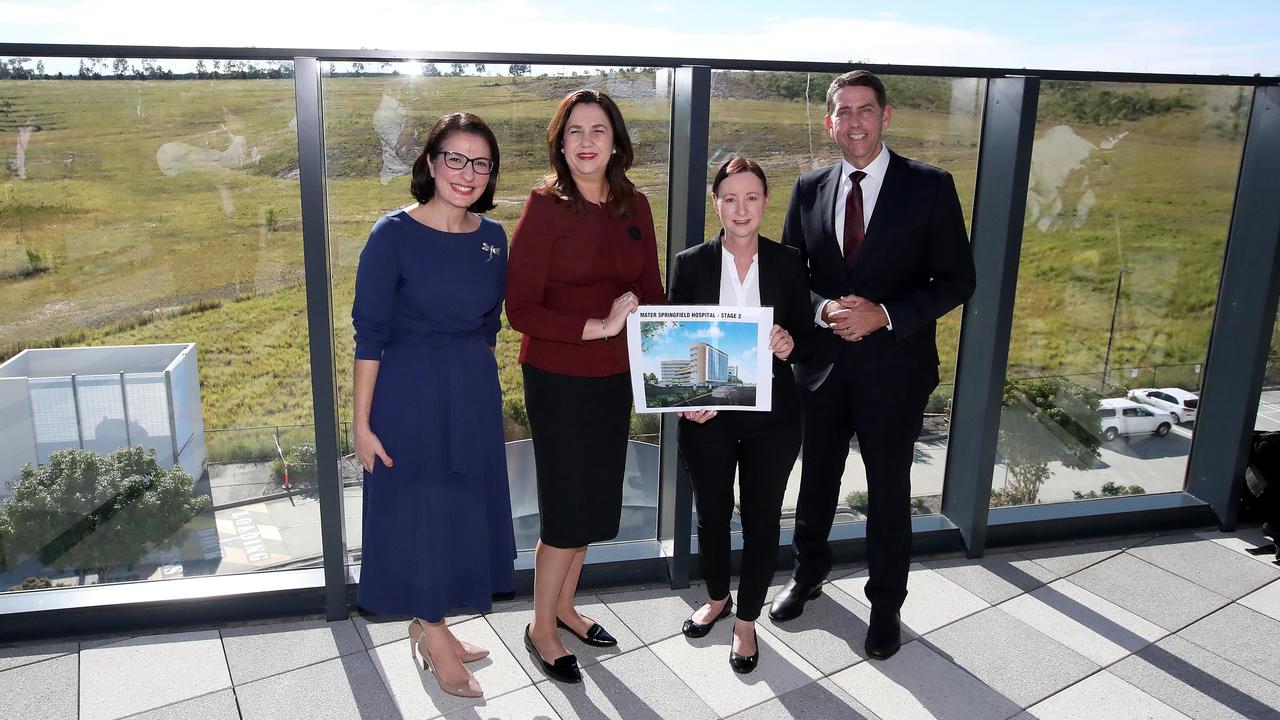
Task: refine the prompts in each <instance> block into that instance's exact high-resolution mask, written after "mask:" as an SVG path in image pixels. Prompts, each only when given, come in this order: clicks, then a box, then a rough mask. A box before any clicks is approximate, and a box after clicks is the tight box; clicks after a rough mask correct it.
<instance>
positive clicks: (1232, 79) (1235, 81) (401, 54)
mask: <svg viewBox="0 0 1280 720" xmlns="http://www.w3.org/2000/svg"><path fill="white" fill-rule="evenodd" d="M0 56H5V57H94V58H118V57H123V58H150V59H155V60H205V59H207V60H275V61H281V60H283V61H291V60H293V59H294V58H295V57H313V58H319V59H320V60H321V61H324V62H328V61H341V62H347V61H358V62H405V61H426V62H434V61H443V62H454V61H456V62H466V63H477V62H479V63H484V64H489V63H493V64H497V65H501V64H506V63H528V64H531V65H583V66H609V67H655V68H677V67H708V68H711V69H712V70H760V71H773V72H779V71H780V72H814V73H831V74H836V73H841V72H844V71H846V70H848V69H850V68H854V67H861V68H866V69H868V70H870V71H872V72H874V73H876V74H879V75H923V76H933V77H955V78H996V77H1010V76H1013V77H1018V76H1034V77H1039V78H1042V79H1044V80H1080V81H1087V82H1149V83H1160V84H1181V85H1244V86H1248V87H1255V86H1264V85H1280V76H1274V75H1273V76H1263V75H1261V74H1255V75H1226V74H1223V75H1200V74H1195V73H1151V72H1119V71H1104V70H1051V69H1048V68H1005V67H973V66H946V65H893V64H885V63H851V62H815V61H799V60H741V59H725V58H688V57H659V56H648V55H575V54H569V53H554V54H553V53H493V52H458V51H425V50H380V49H366V48H361V49H350V48H256V47H182V46H176V45H91V44H64V43H0Z"/></svg>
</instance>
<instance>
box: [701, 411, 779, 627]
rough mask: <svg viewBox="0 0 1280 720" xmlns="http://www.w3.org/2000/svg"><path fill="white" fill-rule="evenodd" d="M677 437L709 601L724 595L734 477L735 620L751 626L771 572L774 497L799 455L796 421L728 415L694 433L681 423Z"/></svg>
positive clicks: (776, 499) (775, 525)
mask: <svg viewBox="0 0 1280 720" xmlns="http://www.w3.org/2000/svg"><path fill="white" fill-rule="evenodd" d="M746 415H756V417H744V416H746ZM679 435H680V456H681V458H682V459H683V461H684V465H685V469H686V470H687V471H688V472H689V478H690V482H691V483H692V484H693V492H694V498H695V501H696V502H697V508H698V548H699V550H698V552H699V561H700V563H701V565H702V576H703V578H704V579H705V580H706V582H707V592H708V594H709V595H710V597H711V598H712V599H713V600H719V599H721V598H723V597H725V596H727V595H728V594H729V555H730V545H729V523H730V520H731V519H732V517H733V475H734V469H735V468H736V469H737V471H738V480H739V484H740V494H741V501H742V502H741V508H740V511H739V516H740V517H741V519H742V575H741V578H740V579H739V581H738V611H737V614H738V618H739V619H740V620H755V619H756V617H758V616H759V615H760V608H761V607H762V606H763V605H764V598H765V594H766V593H767V592H768V589H769V583H770V582H771V581H772V579H773V573H774V570H775V569H776V567H777V562H778V534H779V527H778V526H779V522H780V518H781V515H782V497H783V495H784V494H785V493H786V490H787V477H788V476H789V475H790V473H791V468H792V467H793V466H794V465H795V462H796V456H797V455H798V454H799V451H800V419H799V418H797V417H792V418H789V419H776V420H775V419H774V418H771V417H768V416H758V414H756V413H746V412H741V413H740V412H736V411H728V412H722V413H720V414H719V415H718V416H717V417H714V418H712V419H711V420H709V421H707V422H706V423H704V424H701V425H699V424H698V423H694V422H690V421H688V420H681V421H680V426H679Z"/></svg>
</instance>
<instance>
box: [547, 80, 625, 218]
mask: <svg viewBox="0 0 1280 720" xmlns="http://www.w3.org/2000/svg"><path fill="white" fill-rule="evenodd" d="M584 104H594V105H599V106H600V107H601V108H602V109H603V110H604V114H605V115H607V116H608V118H609V124H610V125H612V126H613V148H614V150H616V151H617V152H616V153H615V154H613V155H610V156H609V164H608V166H607V167H606V168H605V180H606V181H607V182H608V184H609V199H608V201H607V204H606V207H607V208H608V210H609V214H610V215H612V216H613V217H616V218H622V217H631V215H632V214H633V213H634V212H635V191H636V186H635V185H634V184H632V182H631V180H629V179H627V171H628V170H630V169H631V163H632V162H633V161H634V160H635V152H634V151H633V150H632V149H631V136H630V135H628V134H627V125H626V123H624V122H623V121H622V111H621V110H619V109H618V105H617V103H615V102H614V101H613V98H610V97H609V96H608V95H606V94H604V93H602V92H600V91H599V90H587V89H583V90H574V91H573V92H571V93H569V94H568V95H566V96H565V97H564V100H561V101H560V106H559V107H557V108H556V112H555V115H553V116H552V118H551V123H550V124H549V125H547V154H548V155H550V157H551V169H552V173H551V174H550V175H547V176H546V177H545V178H543V179H542V185H543V187H545V188H547V189H548V190H550V191H551V192H553V193H555V195H556V196H557V197H559V198H560V199H561V200H563V201H566V202H569V203H572V205H573V210H574V212H581V211H582V210H583V208H584V205H585V202H586V201H585V200H583V199H582V193H581V192H580V191H579V190H578V186H577V185H576V184H574V182H573V176H572V175H571V174H570V173H569V162H568V161H567V160H565V158H564V132H565V128H567V127H568V125H569V113H571V112H573V109H574V108H575V107H577V106H578V105H584Z"/></svg>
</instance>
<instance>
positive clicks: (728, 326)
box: [642, 320, 758, 383]
mask: <svg viewBox="0 0 1280 720" xmlns="http://www.w3.org/2000/svg"><path fill="white" fill-rule="evenodd" d="M757 331H758V330H757V327H756V324H755V323H744V322H710V321H703V320H690V321H684V322H668V323H666V329H665V331H664V332H662V333H661V334H659V335H657V336H656V337H655V338H654V342H653V345H652V346H651V347H650V349H648V350H645V351H644V353H643V356H642V363H643V364H644V372H651V373H653V374H654V375H657V376H658V377H662V361H663V360H687V359H689V344H690V343H692V342H695V341H697V342H704V343H707V344H708V345H711V346H712V347H716V348H719V349H720V350H722V351H724V353H725V354H726V355H728V356H729V364H730V365H737V366H738V377H739V378H741V379H742V380H743V382H747V383H754V382H755V380H756V365H757V355H756V352H757V351H756V333H757Z"/></svg>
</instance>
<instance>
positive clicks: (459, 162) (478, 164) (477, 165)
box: [436, 150, 493, 175]
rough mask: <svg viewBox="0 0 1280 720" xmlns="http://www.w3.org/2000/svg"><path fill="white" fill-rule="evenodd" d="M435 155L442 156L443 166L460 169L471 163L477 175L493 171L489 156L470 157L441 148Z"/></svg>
mask: <svg viewBox="0 0 1280 720" xmlns="http://www.w3.org/2000/svg"><path fill="white" fill-rule="evenodd" d="M436 154H437V155H443V156H444V164H445V167H450V168H453V169H454V170H461V169H463V168H465V167H466V166H467V163H471V168H472V169H473V170H475V171H476V174H477V175H488V174H489V173H491V172H493V161H492V160H490V159H489V158H470V157H467V156H466V155H463V154H462V153H460V152H453V151H452V150H442V151H440V152H438V153H436Z"/></svg>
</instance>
